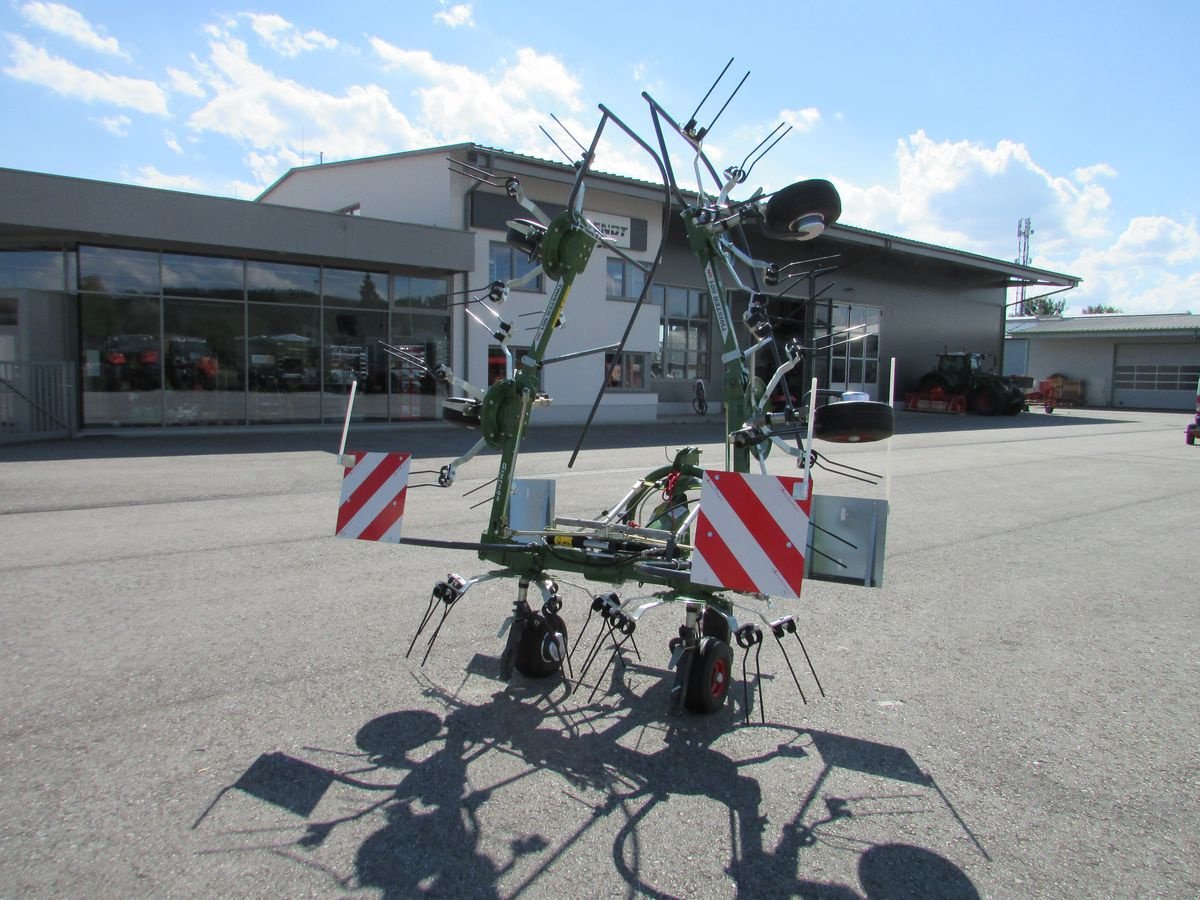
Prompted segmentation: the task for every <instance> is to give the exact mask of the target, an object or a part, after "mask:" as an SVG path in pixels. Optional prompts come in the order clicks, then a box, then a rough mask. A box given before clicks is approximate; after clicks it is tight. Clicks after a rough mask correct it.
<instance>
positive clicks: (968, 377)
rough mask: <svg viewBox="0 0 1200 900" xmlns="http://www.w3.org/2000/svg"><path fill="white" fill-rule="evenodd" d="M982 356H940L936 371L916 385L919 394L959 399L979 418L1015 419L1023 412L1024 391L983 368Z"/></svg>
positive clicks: (1008, 380)
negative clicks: (1002, 417)
mask: <svg viewBox="0 0 1200 900" xmlns="http://www.w3.org/2000/svg"><path fill="white" fill-rule="evenodd" d="M985 359H986V356H985V355H984V354H982V353H967V352H965V351H963V352H958V353H940V354H938V364H937V369H936V370H935V371H933V372H926V373H925V374H924V375H922V376H921V380H920V381H918V382H917V390H918V391H919V392H920V393H922V394H928V395H929V396H930V397H933V398H935V399H940V398H942V397H945V398H950V397H954V396H961V397H963V398H964V399H965V401H966V406H967V409H969V410H971V412H974V413H978V414H979V415H981V416H994V415H997V414H999V413H1003V414H1005V415H1009V416H1015V415H1016V414H1017V413H1019V412H1021V411H1022V410H1024V409H1025V392H1024V391H1023V390H1021V388H1020V387H1018V386H1017V385H1016V384H1014V383H1013V381H1012V379H1009V378H1006V377H1004V376H1003V375H1000V374H998V373H996V372H993V371H989V370H987V369H985V368H984V360H985Z"/></svg>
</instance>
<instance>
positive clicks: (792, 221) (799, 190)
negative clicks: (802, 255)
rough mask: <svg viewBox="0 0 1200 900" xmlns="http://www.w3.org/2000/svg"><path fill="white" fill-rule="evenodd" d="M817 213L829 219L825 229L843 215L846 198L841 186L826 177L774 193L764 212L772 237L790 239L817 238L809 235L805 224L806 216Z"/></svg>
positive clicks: (797, 183) (768, 231) (765, 228)
mask: <svg viewBox="0 0 1200 900" xmlns="http://www.w3.org/2000/svg"><path fill="white" fill-rule="evenodd" d="M814 213H816V214H819V215H820V216H821V217H822V218H823V219H824V220H825V221H824V227H825V228H828V227H829V226H830V225H832V224H833V223H834V222H836V221H837V220H838V217H839V216H841V214H842V198H841V197H840V196H839V195H838V192H837V188H835V187H834V186H833V185H832V184H830V183H829V182H828V181H826V180H825V179H823V178H810V179H808V180H807V181H797V182H796V183H795V184H789V185H788V186H787V187H785V188H783V189H782V190H779V191H776V192H775V193H774V194H772V195H771V198H770V199H769V200H767V208H766V210H765V211H764V213H763V216H764V219H765V221H764V223H763V224H764V228H763V230H764V231H765V232H766V233H767V235H768V236H770V237H776V238H784V239H787V240H797V239H800V240H803V239H805V238H807V237H816V236H817V235H816V234H808V233H807V232H808V228H807V227H806V226H805V225H804V224H803V219H804V218H805V217H806V216H810V215H813V214H814ZM819 233H820V232H817V234H819Z"/></svg>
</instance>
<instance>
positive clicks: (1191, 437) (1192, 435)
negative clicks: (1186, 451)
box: [1187, 428, 1196, 447]
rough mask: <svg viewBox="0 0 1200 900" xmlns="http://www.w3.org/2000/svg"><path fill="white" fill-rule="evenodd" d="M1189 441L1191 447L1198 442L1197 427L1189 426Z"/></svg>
mask: <svg viewBox="0 0 1200 900" xmlns="http://www.w3.org/2000/svg"><path fill="white" fill-rule="evenodd" d="M1187 443H1188V446H1189V447H1191V446H1192V445H1194V444H1195V443H1196V429H1194V428H1189V429H1188V430H1187Z"/></svg>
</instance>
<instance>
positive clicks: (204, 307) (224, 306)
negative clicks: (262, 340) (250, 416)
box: [163, 298, 246, 425]
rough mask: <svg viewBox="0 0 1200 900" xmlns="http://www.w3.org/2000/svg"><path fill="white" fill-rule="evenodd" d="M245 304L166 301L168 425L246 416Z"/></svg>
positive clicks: (231, 421)
mask: <svg viewBox="0 0 1200 900" xmlns="http://www.w3.org/2000/svg"><path fill="white" fill-rule="evenodd" d="M244 326H245V312H244V307H243V306H242V304H240V303H214V302H211V301H207V300H176V299H170V298H168V299H167V300H165V301H164V302H163V330H164V335H163V373H164V379H165V381H164V388H165V392H164V394H163V412H164V415H165V420H166V423H167V424H168V425H186V424H205V425H241V424H244V423H245V421H246V384H245V372H246V363H245V348H246V342H245V340H244V339H243V337H242V335H243V333H244V331H243V329H244Z"/></svg>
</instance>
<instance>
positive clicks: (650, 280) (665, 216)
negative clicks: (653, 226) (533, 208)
mask: <svg viewBox="0 0 1200 900" xmlns="http://www.w3.org/2000/svg"><path fill="white" fill-rule="evenodd" d="M600 111H601V112H602V113H603V117H602V118H601V120H600V126H599V127H598V128H597V129H596V136H595V138H594V139H593V140H592V150H593V151H594V150H595V147H596V144H597V143H598V142H599V140H600V133H601V132H602V131H603V129H604V125H605V123H606V122H608V121H610V120H611V121H612V123H613V124H614V125H616V126H617V127H618V128H620V129H621V130H622V131H623V132H625V134H626V136H628V137H629V139H630V140H632V141H633V142H634V143H636V144H637V145H638V146H639V147H641V148H642V149H643V150H645V151H646V153H648V154H649V155H650V158H651V159H653V160H654V162H655V164H656V165H657V166H658V171H659V172H660V173H661V174H662V177H663V213H662V237H661V238H660V240H659V242H658V250H657V251H656V252H655V254H654V262H653V263H652V264H651V265H650V268H649V269H646V270H645V272H646V279H645V282H644V283H643V285H642V293H641V294H640V295H639V296H638V299H637V303H635V304H634V305H633V311H632V312H631V313H630V314H629V321H628V322H627V323H626V325H625V333H624V334H622V335H621V340H620V343H619V344H618V345H617V348H616V350H615V351H614V352H613V365H610V366H609V367H608V371H606V372H605V373H604V380H603V381H602V382H600V390H599V391H597V392H596V399H595V400H594V401H593V402H592V408H591V410H590V411H589V412H588V416H587V419H586V420H585V421H584V423H583V430H582V431H581V432H580V434H579V440H578V441H576V442H575V449H574V450H572V451H571V458H570V459H569V460H568V461H567V468H568V469H569V468H571V467H572V466H574V465H575V460H576V458H578V456H579V451H580V450H581V449H582V448H583V441H584V438H586V437H587V433H588V429H589V428H591V426H592V420H593V419H594V418H595V417H596V411H597V410H598V409H599V408H600V401H601V400H602V399H604V392H605V390H607V388H608V380H609V378H611V377H612V369H613V366H615V365H616V364H617V361H618V360H620V358H621V352H622V351H623V350H624V349H625V344H626V343H627V342H628V341H629V335H630V334H631V333H632V332H633V324H634V322H636V321H637V317H638V313H639V312H641V309H642V305H643V304H644V303H645V302H646V297H647V296H649V294H650V289H651V288H652V287H653V286H654V273H655V272H656V271H658V266H659V264H660V263H661V262H662V258H663V250H664V249H665V248H666V246H667V234H668V232H669V231H670V228H671V194H672V181H671V179H670V177H669V176H668V174H667V167H666V165H665V164H664V163H663V158H662V157H661V156H659V155H658V154H657V153H655V152H654V148H653V147H651V146H650V145H649V144H647V143H646V142H645V141H644V140H642V138H641V137H639V136H638V135H637V134H635V133H634V132H633V130H632V129H631V128H630V127H629V126H628V125H626V124H625V123H624V122H622V121H621V119H620V118H618V117H617V116H616V115H614V114H613V113H612V112H610V111H609V109H608V108H607V107H606V106H604V104H601V105H600ZM589 158H590V157H589ZM586 162H587V161H586V160H585V165H584V166H581V167H580V171H581V172H582V170H583V169H584V168H586Z"/></svg>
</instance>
